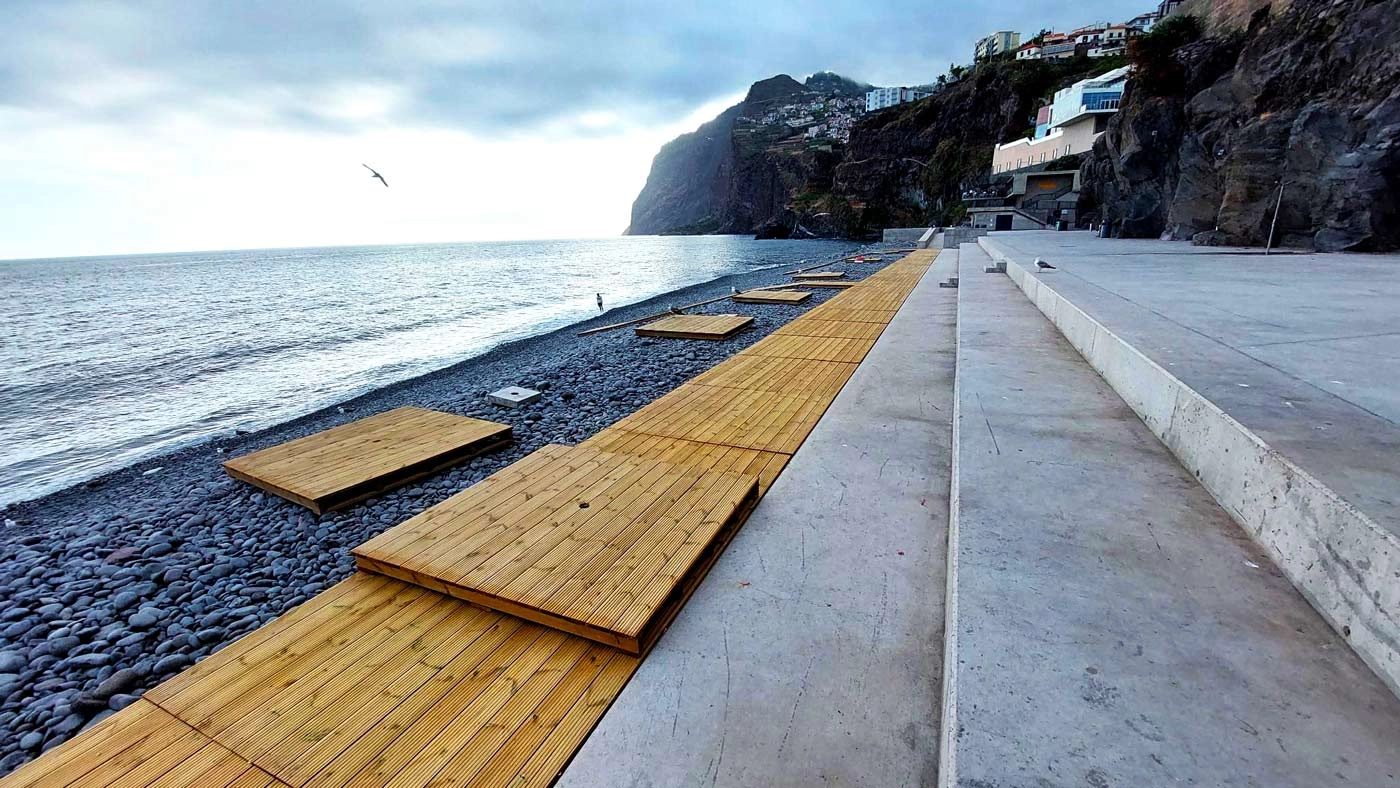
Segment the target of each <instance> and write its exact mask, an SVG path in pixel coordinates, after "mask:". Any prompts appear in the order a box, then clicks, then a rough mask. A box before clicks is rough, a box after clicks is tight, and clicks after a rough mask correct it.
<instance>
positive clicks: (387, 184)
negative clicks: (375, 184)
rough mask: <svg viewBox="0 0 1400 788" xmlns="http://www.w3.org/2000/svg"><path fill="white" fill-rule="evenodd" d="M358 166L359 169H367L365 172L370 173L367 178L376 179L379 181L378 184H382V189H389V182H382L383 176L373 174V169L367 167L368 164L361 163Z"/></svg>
mask: <svg viewBox="0 0 1400 788" xmlns="http://www.w3.org/2000/svg"><path fill="white" fill-rule="evenodd" d="M360 166H361V167H364V168H365V169H367V170H369V172H370V176H369V177H371V178H378V179H379V182H380V183H382V184H384V188H386V189H387V188H389V182H388V181H386V180H384V176H383V175H380V174H379V173H377V172H375V171H374V168H373V167H371V166H369V165H368V164H363V163H361V164H360Z"/></svg>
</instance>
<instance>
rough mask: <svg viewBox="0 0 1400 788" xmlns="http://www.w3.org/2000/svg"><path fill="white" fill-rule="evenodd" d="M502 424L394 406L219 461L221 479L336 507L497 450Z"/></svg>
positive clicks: (320, 507)
mask: <svg viewBox="0 0 1400 788" xmlns="http://www.w3.org/2000/svg"><path fill="white" fill-rule="evenodd" d="M510 440H511V428H510V425H508V424H497V423H495V422H491V421H482V420H480V419H469V418H466V417H465V416H455V415H453V414H451V413H439V412H438V411H433V410H425V409H423V408H411V407H410V408H396V409H394V410H391V411H386V412H384V413H380V414H378V415H375V416H370V417H368V418H364V419H360V420H358V421H352V422H350V423H349V424H342V425H341V426H339V427H332V428H331V429H328V430H326V431H324V432H318V433H316V434H315V435H308V436H306V437H305V438H299V439H297V440H294V441H288V442H287V443H281V444H278V445H276V446H271V447H269V448H266V449H262V450H261V451H255V452H253V453H252V454H245V455H244V456H242V457H237V458H235V459H232V460H229V461H228V462H225V463H224V470H225V471H227V472H228V475H230V476H232V477H233V478H235V479H239V480H242V481H245V482H248V483H249V484H253V485H256V486H258V487H261V488H262V489H264V490H267V491H268V492H270V493H273V494H274V495H279V496H281V497H283V498H286V499H287V500H289V501H293V502H296V503H299V504H301V505H302V506H305V507H307V508H308V509H310V510H311V511H313V512H316V513H317V514H321V513H323V512H328V511H331V510H334V509H341V508H344V507H346V506H349V505H351V504H353V503H357V502H359V501H362V500H364V499H366V498H370V497H372V496H375V495H379V494H380V493H382V492H384V491H386V490H391V489H393V488H395V487H398V486H401V485H403V484H407V483H408V482H411V481H413V480H415V479H419V478H422V477H424V476H427V475H429V474H431V473H435V472H437V471H439V470H441V469H443V468H446V467H448V466H451V465H456V464H457V463H460V462H462V461H464V460H468V459H471V458H472V457H475V456H477V455H479V454H484V453H486V452H489V451H493V450H495V449H498V448H500V447H502V446H504V445H506V444H508V443H510Z"/></svg>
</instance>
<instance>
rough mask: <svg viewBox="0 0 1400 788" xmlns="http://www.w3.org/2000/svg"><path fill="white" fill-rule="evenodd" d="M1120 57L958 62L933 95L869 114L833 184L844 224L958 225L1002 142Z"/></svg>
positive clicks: (861, 232)
mask: <svg viewBox="0 0 1400 788" xmlns="http://www.w3.org/2000/svg"><path fill="white" fill-rule="evenodd" d="M1121 65H1122V62H1121V61H1120V60H1118V59H1117V58H1101V59H1097V60H1090V59H1088V58H1086V57H1080V58H1077V59H1073V60H1068V61H1061V62H1053V61H1034V60H1032V61H1019V62H1018V61H1014V60H1009V61H1005V60H1004V61H997V62H992V63H984V64H980V65H977V66H975V67H974V68H972V69H969V70H967V71H965V72H964V71H960V70H959V71H957V72H956V73H955V75H954V79H953V81H951V82H948V83H946V85H945V86H944V87H943V88H942V89H941V90H939V91H938V92H937V93H935V94H934V95H933V96H932V97H930V98H927V99H924V100H922V101H916V102H913V103H910V104H903V105H900V106H897V107H892V108H890V109H887V110H884V111H882V112H878V113H874V114H872V115H869V116H867V117H866V118H865V119H863V120H862V121H861V122H860V123H859V124H857V125H856V127H855V128H854V129H852V131H851V142H850V145H849V146H848V147H847V150H846V155H845V158H844V160H843V161H842V162H841V164H840V165H839V166H838V167H837V168H836V174H835V178H834V191H835V194H836V195H837V197H838V198H839V200H840V202H841V203H843V204H844V205H846V206H849V209H848V210H846V211H844V212H843V213H841V215H840V222H839V226H840V229H841V230H842V232H843V233H844V234H845V235H848V236H852V237H864V236H868V235H870V234H872V233H874V232H878V231H879V230H880V229H881V228H884V227H905V226H917V225H924V224H953V223H956V222H957V220H959V219H960V218H961V217H962V215H963V212H962V202H961V194H962V192H963V190H964V189H966V188H971V187H973V186H976V185H980V184H982V183H984V182H985V181H986V180H987V177H988V175H989V174H990V172H991V169H992V151H993V148H994V147H995V146H996V144H997V143H1004V142H1010V141H1012V140H1014V139H1018V138H1022V137H1026V136H1028V135H1029V134H1030V133H1031V132H1032V130H1033V129H1032V128H1031V127H1032V126H1034V123H1035V121H1034V118H1035V111H1036V109H1037V108H1038V107H1039V106H1040V105H1041V104H1042V103H1043V102H1045V101H1046V100H1048V99H1049V98H1051V97H1052V96H1053V95H1054V92H1055V91H1056V90H1058V89H1059V88H1062V87H1065V86H1067V85H1070V84H1072V83H1074V82H1075V81H1077V80H1080V79H1084V78H1086V77H1088V76H1091V75H1096V74H1100V73H1103V72H1105V71H1108V70H1111V69H1113V68H1117V67H1118V66H1121Z"/></svg>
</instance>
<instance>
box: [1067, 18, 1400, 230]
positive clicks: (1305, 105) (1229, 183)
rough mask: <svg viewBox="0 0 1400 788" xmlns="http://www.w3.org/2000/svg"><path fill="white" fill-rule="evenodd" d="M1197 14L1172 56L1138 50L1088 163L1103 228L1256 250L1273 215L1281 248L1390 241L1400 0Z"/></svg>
mask: <svg viewBox="0 0 1400 788" xmlns="http://www.w3.org/2000/svg"><path fill="white" fill-rule="evenodd" d="M1197 8H1198V10H1199V9H1200V6H1199V5H1198V6H1197ZM1251 9H1252V13H1250V14H1249V16H1248V19H1244V15H1245V14H1244V12H1245V11H1249V10H1251ZM1204 12H1205V14H1206V16H1205V21H1206V22H1207V25H1206V30H1207V32H1208V33H1209V35H1208V36H1207V37H1205V38H1202V39H1201V40H1198V41H1194V42H1190V43H1184V44H1183V45H1182V46H1179V47H1174V48H1173V49H1172V51H1171V53H1170V62H1164V61H1162V60H1161V58H1160V56H1158V55H1155V54H1154V53H1153V52H1151V51H1144V52H1142V53H1140V54H1138V55H1136V56H1135V57H1137V58H1139V59H1142V60H1144V61H1145V62H1146V64H1147V66H1148V69H1149V70H1148V71H1147V72H1144V68H1143V67H1142V66H1140V67H1139V69H1138V71H1137V72H1136V74H1135V77H1134V79H1133V80H1132V82H1131V83H1130V85H1129V88H1128V92H1127V93H1126V94H1125V96H1124V101H1123V108H1122V111H1121V112H1120V113H1119V114H1118V115H1117V116H1116V117H1115V118H1114V119H1113V121H1112V122H1111V123H1110V125H1109V128H1108V131H1107V133H1105V134H1104V136H1103V137H1102V138H1101V139H1100V140H1099V142H1098V143H1097V144H1096V145H1095V148H1094V151H1093V152H1092V154H1091V155H1090V156H1089V157H1087V158H1086V161H1085V162H1084V165H1083V173H1082V174H1083V181H1084V187H1085V196H1086V198H1087V199H1088V200H1090V201H1091V204H1097V208H1096V210H1097V211H1098V213H1100V214H1101V216H1102V218H1104V219H1105V220H1107V221H1108V222H1109V223H1110V228H1111V230H1112V232H1113V234H1115V235H1122V236H1126V237H1158V236H1165V237H1169V238H1176V239H1186V238H1191V239H1194V240H1195V241H1196V242H1198V243H1211V244H1214V243H1228V244H1241V245H1262V244H1264V243H1265V242H1266V240H1267V239H1268V237H1269V233H1270V227H1271V225H1273V224H1274V216H1275V211H1276V210H1277V217H1278V218H1277V229H1276V231H1275V243H1281V244H1283V245H1291V246H1302V247H1310V248H1316V249H1321V250H1343V249H1346V250H1388V249H1396V248H1400V221H1397V220H1400V0H1291V2H1288V3H1287V4H1286V6H1285V5H1283V4H1279V5H1276V6H1270V5H1264V4H1261V3H1259V2H1248V0H1228V2H1227V1H1223V0H1222V2H1219V3H1217V4H1216V7H1213V8H1212V7H1207V8H1205V10H1204ZM1240 24H1243V29H1239V28H1240ZM1280 194H1281V195H1282V199H1281V201H1280Z"/></svg>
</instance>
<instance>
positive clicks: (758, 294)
mask: <svg viewBox="0 0 1400 788" xmlns="http://www.w3.org/2000/svg"><path fill="white" fill-rule="evenodd" d="M811 297H812V294H811V293H804V292H802V291H801V290H750V291H748V292H744V293H735V294H734V295H732V296H730V298H731V299H733V300H734V301H738V302H739V303H741V304H800V303H802V302H803V301H806V300H807V299H809V298H811Z"/></svg>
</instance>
